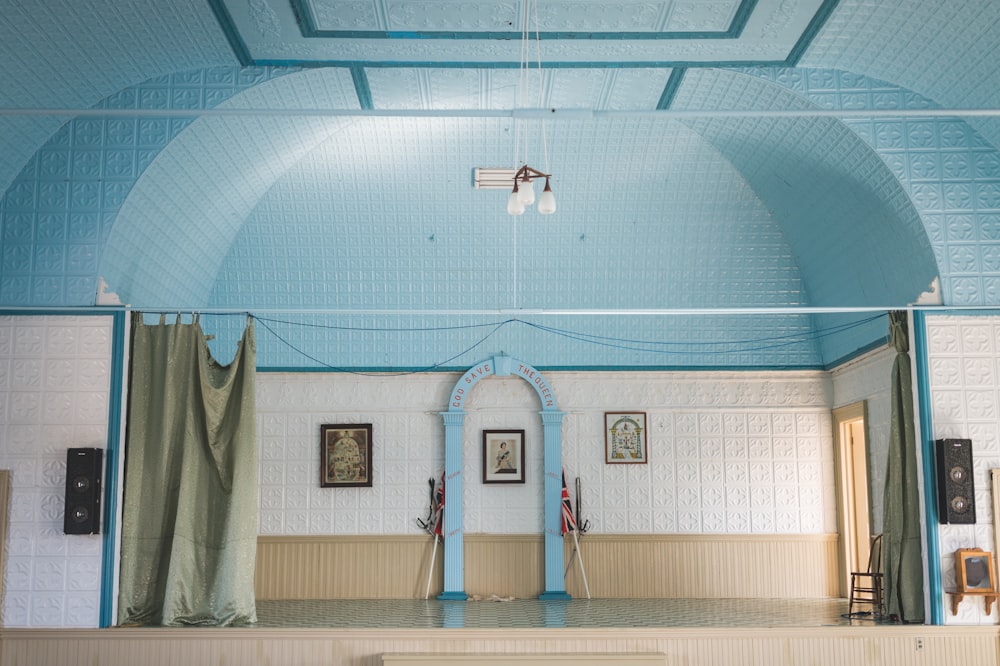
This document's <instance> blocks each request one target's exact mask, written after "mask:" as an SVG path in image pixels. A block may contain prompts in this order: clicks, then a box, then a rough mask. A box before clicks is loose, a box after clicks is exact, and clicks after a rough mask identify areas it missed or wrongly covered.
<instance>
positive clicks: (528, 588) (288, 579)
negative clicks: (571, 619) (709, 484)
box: [254, 534, 838, 599]
mask: <svg viewBox="0 0 1000 666" xmlns="http://www.w3.org/2000/svg"><path fill="white" fill-rule="evenodd" d="M433 543H434V542H433V541H432V540H431V539H430V538H429V537H426V536H419V537H415V536H388V537H356V536H352V537H334V536H330V537H259V539H258V542H257V544H258V545H257V571H256V575H255V577H254V584H255V586H256V591H257V598H258V599H400V598H422V597H423V596H424V594H425V591H426V589H427V571H428V567H429V566H430V561H431V550H432V548H433ZM543 550H544V543H543V538H542V536H541V535H485V534H469V535H466V537H465V591H466V592H467V593H468V594H470V595H481V596H484V597H485V596H489V595H491V594H496V595H498V596H502V597H506V596H513V597H518V598H531V597H537V596H538V595H539V594H541V593H542V592H543V591H544V586H545V579H544V552H543ZM571 550H572V542H571V540H570V539H567V540H566V560H565V561H567V562H568V561H569V556H570V553H571ZM580 550H581V553H582V557H583V562H584V566H585V569H586V573H587V582H588V583H589V585H590V594H591V596H592V597H595V598H692V599H712V598H722V599H733V598H755V597H762V598H806V597H820V598H828V597H836V596H838V588H837V537H836V535H832V534H828V535H676V534H675V535H643V536H640V535H620V534H599V535H587V536H585V537H584V538H583V539H582V540H581V543H580ZM442 551H443V549H442V547H441V546H440V545H439V546H438V549H437V556H436V557H435V562H434V574H433V577H432V579H431V587H430V591H431V594H432V595H437V594H438V593H440V591H441V589H442V581H443V578H442V576H443V573H442V572H443V568H442V567H443V564H442V557H443V556H442ZM566 589H567V591H568V592H569V593H570V594H571V595H573V596H574V597H582V596H585V590H584V586H583V579H582V577H581V574H580V568H579V561H578V560H577V561H574V563H573V567H572V569H571V571H570V574H569V576H568V577H567V579H566Z"/></svg>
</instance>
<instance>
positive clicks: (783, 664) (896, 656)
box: [0, 625, 1000, 666]
mask: <svg viewBox="0 0 1000 666" xmlns="http://www.w3.org/2000/svg"><path fill="white" fill-rule="evenodd" d="M998 641H1000V629H998V628H997V627H958V626H950V627H925V626H898V625H897V626H874V625H872V626H866V627H821V628H805V629H803V628H798V629H796V628H790V629H741V628H726V629H724V631H722V630H720V628H718V627H714V628H704V629H674V630H671V629H648V630H647V629H524V630H520V631H519V632H518V640H516V641H512V640H510V639H509V638H507V637H506V636H505V637H503V638H498V637H497V635H496V631H495V630H494V631H486V630H472V629H460V630H448V629H430V630H428V629H421V630H396V631H393V630H385V629H361V630H358V629H345V630H316V629H290V630H284V631H281V630H270V629H105V630H82V629H76V630H65V629H61V630H47V629H11V630H6V631H0V663H2V664H4V665H5V666H6V665H8V664H10V665H14V664H46V666H61V665H63V664H67V665H68V664H101V666H132V665H134V664H142V665H143V666H180V665H183V666H191V665H192V664H260V665H262V666H263V665H266V664H281V665H282V666H291V665H295V664H324V666H381V664H382V655H383V654H385V653H391V654H402V653H406V654H449V655H462V654H468V655H495V656H503V655H508V656H510V655H521V654H535V655H560V654H563V655H565V654H580V653H586V654H650V653H659V654H662V655H664V656H665V657H666V663H669V664H685V665H687V666H709V665H717V664H726V666H743V665H746V666H750V665H754V666H759V665H760V664H768V666H799V665H801V664H810V665H811V666H842V665H843V664H879V666H940V665H941V664H962V666H998V663H1000V662H998V655H997V645H998Z"/></svg>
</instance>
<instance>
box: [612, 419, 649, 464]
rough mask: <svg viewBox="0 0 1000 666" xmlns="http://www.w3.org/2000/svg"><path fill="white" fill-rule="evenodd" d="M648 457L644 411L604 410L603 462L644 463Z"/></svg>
mask: <svg viewBox="0 0 1000 666" xmlns="http://www.w3.org/2000/svg"><path fill="white" fill-rule="evenodd" d="M648 459H649V450H648V449H647V448H646V413H645V412H605V413H604V462H606V463H607V464H609V465H619V464H625V463H645V462H646V461H647V460H648Z"/></svg>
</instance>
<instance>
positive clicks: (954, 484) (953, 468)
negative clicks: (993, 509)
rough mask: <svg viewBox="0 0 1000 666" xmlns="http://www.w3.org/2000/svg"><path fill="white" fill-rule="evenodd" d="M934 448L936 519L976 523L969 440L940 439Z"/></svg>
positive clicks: (943, 521) (970, 442)
mask: <svg viewBox="0 0 1000 666" xmlns="http://www.w3.org/2000/svg"><path fill="white" fill-rule="evenodd" d="M935 444H936V446H937V451H936V453H937V484H938V519H939V520H940V521H941V522H942V523H950V524H971V523H975V522H976V489H975V484H974V482H973V476H974V475H973V473H972V440H970V439H939V440H937V442H935Z"/></svg>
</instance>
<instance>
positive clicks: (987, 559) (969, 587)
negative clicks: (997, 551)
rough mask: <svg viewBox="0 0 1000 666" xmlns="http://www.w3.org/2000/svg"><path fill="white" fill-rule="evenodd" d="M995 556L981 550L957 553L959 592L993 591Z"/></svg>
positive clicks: (971, 549)
mask: <svg viewBox="0 0 1000 666" xmlns="http://www.w3.org/2000/svg"><path fill="white" fill-rule="evenodd" d="M993 578H994V576H993V554H992V553H989V552H987V551H985V550H980V549H979V548H959V549H958V550H957V551H955V582H956V583H958V591H959V592H975V591H993V590H995V589H996V587H995V584H994V580H993Z"/></svg>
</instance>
